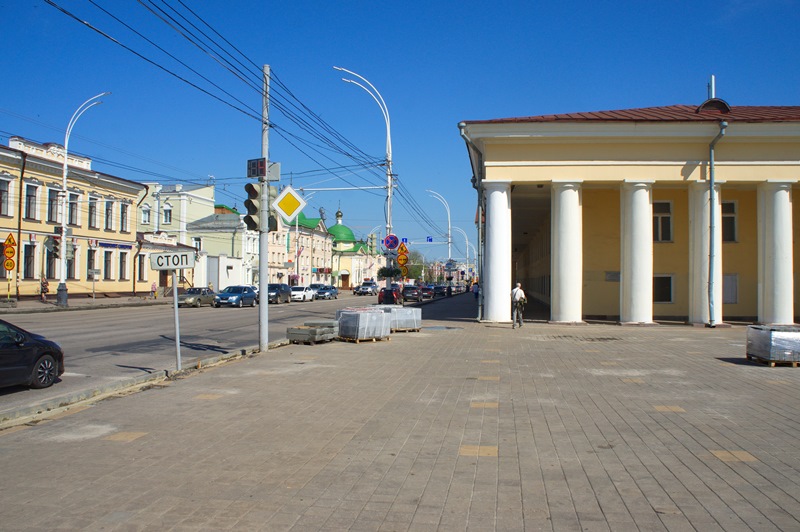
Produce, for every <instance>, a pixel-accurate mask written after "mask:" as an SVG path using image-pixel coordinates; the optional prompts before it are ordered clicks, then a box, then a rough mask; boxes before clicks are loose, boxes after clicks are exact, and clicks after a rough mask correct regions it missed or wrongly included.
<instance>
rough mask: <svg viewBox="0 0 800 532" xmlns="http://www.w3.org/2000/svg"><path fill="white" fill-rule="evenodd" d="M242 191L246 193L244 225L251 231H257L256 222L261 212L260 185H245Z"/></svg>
mask: <svg viewBox="0 0 800 532" xmlns="http://www.w3.org/2000/svg"><path fill="white" fill-rule="evenodd" d="M244 191H245V192H246V193H247V199H246V200H244V207H245V209H247V215H246V216H245V217H244V223H245V225H246V226H247V228H248V229H250V230H251V231H258V229H259V224H258V220H259V214H260V211H261V185H260V184H259V185H254V184H253V183H247V184H246V185H245V186H244Z"/></svg>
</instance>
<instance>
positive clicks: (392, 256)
mask: <svg viewBox="0 0 800 532" xmlns="http://www.w3.org/2000/svg"><path fill="white" fill-rule="evenodd" d="M398 255H399V253H397V250H396V249H390V250H388V251H384V252H383V256H384V257H386V258H388V259H396V258H397V256H398Z"/></svg>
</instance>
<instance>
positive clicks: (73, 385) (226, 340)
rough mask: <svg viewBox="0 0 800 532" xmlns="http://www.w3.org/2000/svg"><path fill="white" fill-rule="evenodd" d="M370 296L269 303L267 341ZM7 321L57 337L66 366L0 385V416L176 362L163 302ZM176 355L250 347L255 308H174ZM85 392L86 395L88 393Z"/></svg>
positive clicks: (171, 323)
mask: <svg viewBox="0 0 800 532" xmlns="http://www.w3.org/2000/svg"><path fill="white" fill-rule="evenodd" d="M376 302H377V297H358V296H353V295H351V294H343V295H341V296H340V297H339V299H337V300H318V301H312V302H305V303H297V302H293V303H290V304H281V305H275V304H273V305H270V306H269V341H270V343H273V342H276V341H281V340H285V338H286V329H287V328H288V327H294V326H298V325H302V324H303V323H304V322H306V321H309V320H320V319H334V318H335V315H336V310H337V309H339V308H343V307H347V306H358V305H371V304H374V303H376ZM3 318H4V319H6V320H7V321H9V322H11V323H13V324H15V325H18V326H20V327H22V328H23V329H27V330H29V331H32V332H36V333H39V334H42V335H44V336H46V337H47V338H49V339H51V340H54V341H56V342H58V343H59V344H60V345H61V347H62V348H63V349H64V352H65V353H66V358H65V364H66V373H65V374H64V375H63V376H62V377H61V379H60V381H58V382H56V383H55V384H54V385H53V386H52V387H50V388H48V389H45V390H32V389H28V388H25V387H19V386H16V387H9V388H0V421H2V420H3V419H5V418H6V417H7V415H8V412H15V411H19V410H20V409H23V408H24V407H25V406H26V405H32V404H39V403H46V402H47V401H48V400H50V401H52V400H53V399H58V398H59V397H62V396H64V397H66V396H68V395H72V396H74V395H75V394H76V393H81V392H82V391H85V392H86V393H87V394H91V393H92V391H93V390H96V389H103V388H108V387H113V386H114V385H115V383H120V382H125V381H130V380H131V379H136V378H142V379H145V378H149V376H151V375H152V374H154V373H158V372H163V371H165V370H166V371H174V370H175V369H176V367H177V356H176V346H175V320H174V310H173V308H172V306H171V305H157V306H146V307H141V306H139V307H124V306H123V307H118V308H104V309H87V310H79V311H73V312H49V313H36V314H10V315H4V316H3ZM179 321H180V335H181V362H182V367H184V368H187V367H191V366H193V365H195V364H196V361H197V360H198V359H199V360H205V359H209V358H213V357H218V356H222V355H226V354H231V353H238V352H241V351H243V350H244V351H246V350H252V349H255V348H257V346H258V308H257V307H254V308H248V307H245V308H241V309H239V308H219V309H217V308H213V307H202V308H199V309H198V308H182V309H180V311H179ZM89 396H91V395H89Z"/></svg>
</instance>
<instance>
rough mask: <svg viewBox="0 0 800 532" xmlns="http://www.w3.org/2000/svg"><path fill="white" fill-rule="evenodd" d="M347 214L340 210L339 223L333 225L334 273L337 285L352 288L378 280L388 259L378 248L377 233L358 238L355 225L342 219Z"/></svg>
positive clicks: (344, 288)
mask: <svg viewBox="0 0 800 532" xmlns="http://www.w3.org/2000/svg"><path fill="white" fill-rule="evenodd" d="M343 216H344V215H343V214H342V211H336V224H335V225H333V226H332V227H331V228H330V229H329V231H330V233H331V234H332V235H333V239H334V242H333V259H332V261H333V275H334V278H335V283H336V284H335V286H336V287H337V288H339V289H340V290H350V289H353V288H354V287H356V286H358V285H360V284H361V283H362V282H363V281H365V280H377V276H378V270H379V269H381V268H382V267H384V266H386V259H385V257H383V256H382V255H381V253H380V251H379V249H378V245H377V235H376V234H371V235H370V236H369V239H368V241H367V242H364V241H363V240H358V239H356V237H355V234H354V233H353V231H352V229H350V228H349V227H347V226H346V225H344V224H343V223H342V218H343Z"/></svg>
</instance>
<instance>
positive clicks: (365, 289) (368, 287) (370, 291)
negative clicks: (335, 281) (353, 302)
mask: <svg viewBox="0 0 800 532" xmlns="http://www.w3.org/2000/svg"><path fill="white" fill-rule="evenodd" d="M377 293H378V283H376V282H375V281H364V282H363V283H361V286H357V287H356V289H355V294H356V295H357V296H374V295H375V294H377Z"/></svg>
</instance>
